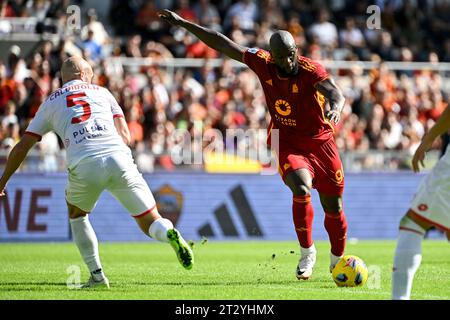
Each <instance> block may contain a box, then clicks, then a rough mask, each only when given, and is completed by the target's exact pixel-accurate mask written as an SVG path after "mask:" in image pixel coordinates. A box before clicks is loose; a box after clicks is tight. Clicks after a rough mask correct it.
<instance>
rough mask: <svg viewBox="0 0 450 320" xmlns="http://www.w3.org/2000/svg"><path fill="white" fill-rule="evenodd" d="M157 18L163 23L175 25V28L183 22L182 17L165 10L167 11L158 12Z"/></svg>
mask: <svg viewBox="0 0 450 320" xmlns="http://www.w3.org/2000/svg"><path fill="white" fill-rule="evenodd" d="M158 17H160V18H161V19H163V20H164V21H167V22H168V23H170V24H173V25H176V26H177V25H180V24H181V22H183V20H184V19H183V18H182V17H180V16H179V15H178V14H176V13H175V12H173V11H170V10H167V9H164V10H161V11H159V12H158Z"/></svg>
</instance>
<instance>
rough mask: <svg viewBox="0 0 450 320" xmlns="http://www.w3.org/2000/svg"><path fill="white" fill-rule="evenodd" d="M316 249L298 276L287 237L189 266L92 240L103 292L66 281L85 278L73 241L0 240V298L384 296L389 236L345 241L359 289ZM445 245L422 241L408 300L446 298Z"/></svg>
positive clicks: (449, 285)
mask: <svg viewBox="0 0 450 320" xmlns="http://www.w3.org/2000/svg"><path fill="white" fill-rule="evenodd" d="M316 247H317V249H318V257H317V264H316V267H315V270H314V274H313V277H312V278H311V279H310V280H309V281H299V280H297V279H296V278H295V275H294V270H295V267H296V264H297V262H298V258H299V249H298V244H297V243H296V242H293V241H291V242H269V241H261V242H242V241H236V242H214V241H207V242H206V243H201V242H197V243H195V244H194V252H195V259H196V260H195V265H194V268H193V269H192V270H189V271H187V270H184V269H183V268H182V267H181V266H180V265H179V264H178V261H177V260H176V257H175V254H174V252H173V251H172V249H171V248H170V246H169V245H168V244H161V243H155V242H149V243H100V255H101V257H102V262H103V268H104V270H105V272H106V274H107V276H108V278H109V280H110V283H111V289H110V290H88V291H86V290H83V291H80V290H74V289H69V288H68V287H67V285H66V283H67V279H68V278H69V276H70V274H68V273H67V270H68V268H69V271H70V270H76V266H79V267H80V268H81V281H83V282H84V281H85V280H87V278H88V272H87V269H86V267H85V266H84V264H83V263H82V260H81V257H80V256H79V253H78V251H77V248H76V247H75V244H73V243H70V242H69V243H2V244H0V299H2V300H4V299H139V300H142V299H151V300H153V299H155V300H178V299H180V300H188V299H200V300H210V299H212V300H241V299H251V300H253V299H256V300H271V299H276V300H293V299H295V300H307V299H308V300H310V299H320V300H321V299H345V300H348V299H350V300H352V299H371V300H372V299H390V290H391V289H390V287H391V285H390V283H391V268H392V259H393V254H394V249H395V242H394V241H359V242H356V243H353V242H349V243H348V244H347V249H346V253H347V254H354V255H357V256H360V257H361V258H362V259H363V260H364V261H365V262H366V264H367V265H368V267H369V280H368V282H367V284H366V286H364V287H362V288H338V287H337V286H336V285H335V284H334V282H333V281H332V279H331V276H330V273H329V271H328V264H329V257H328V252H329V244H328V243H327V242H325V241H320V242H319V241H318V242H316ZM449 249H450V248H449V244H448V243H447V242H446V241H436V240H426V241H424V243H423V259H422V265H421V267H420V269H419V271H418V272H417V273H416V278H415V281H414V286H413V292H412V298H413V299H447V300H448V299H450V280H449V278H448V275H449V274H450V250H449ZM71 266H72V267H71ZM73 266H75V269H73V268H74V267H73ZM71 268H72V269H71Z"/></svg>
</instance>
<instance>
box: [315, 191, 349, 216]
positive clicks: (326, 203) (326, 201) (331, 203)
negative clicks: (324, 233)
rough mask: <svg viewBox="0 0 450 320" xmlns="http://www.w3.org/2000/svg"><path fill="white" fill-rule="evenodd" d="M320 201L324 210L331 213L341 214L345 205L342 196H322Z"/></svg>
mask: <svg viewBox="0 0 450 320" xmlns="http://www.w3.org/2000/svg"><path fill="white" fill-rule="evenodd" d="M320 203H321V204H322V208H323V210H324V211H325V212H326V213H327V214H330V215H337V216H338V215H340V214H341V213H342V210H343V209H344V208H343V205H342V198H341V197H339V196H335V197H329V196H327V197H325V196H320Z"/></svg>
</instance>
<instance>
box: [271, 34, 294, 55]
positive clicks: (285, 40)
mask: <svg viewBox="0 0 450 320" xmlns="http://www.w3.org/2000/svg"><path fill="white" fill-rule="evenodd" d="M269 44H270V51H279V50H288V49H290V48H295V47H296V45H295V40H294V37H293V36H292V34H290V33H289V32H288V31H286V30H278V31H276V32H274V33H273V34H272V36H271V37H270V42H269Z"/></svg>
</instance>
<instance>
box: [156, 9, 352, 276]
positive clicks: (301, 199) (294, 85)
mask: <svg viewBox="0 0 450 320" xmlns="http://www.w3.org/2000/svg"><path fill="white" fill-rule="evenodd" d="M159 16H160V17H161V18H162V19H164V20H165V21H167V22H169V23H171V24H173V25H176V26H180V27H183V28H185V29H186V30H188V31H189V32H191V33H193V34H194V35H196V36H197V37H198V38H199V39H200V40H202V41H203V42H204V43H205V44H207V45H208V46H210V47H211V48H213V49H215V50H217V51H219V52H222V53H223V54H225V55H226V56H228V57H230V58H232V59H234V60H237V61H240V62H243V63H245V64H246V65H248V66H249V67H250V68H251V69H252V70H253V71H254V72H255V73H256V75H257V76H258V78H259V80H260V82H261V85H262V88H263V90H264V94H265V97H266V103H267V107H268V109H269V112H270V115H271V123H270V125H269V128H268V130H269V135H270V133H271V132H272V130H273V129H278V130H279V131H278V133H279V151H278V152H277V153H278V154H277V156H278V163H279V171H280V174H281V175H282V178H283V181H284V183H285V184H286V185H287V186H288V187H289V188H290V189H291V191H292V194H293V202H292V211H293V220H294V225H295V230H296V233H297V237H298V240H299V243H300V247H301V258H300V261H299V264H298V266H297V269H296V276H297V278H298V279H304V280H306V279H309V278H310V277H311V274H312V270H313V267H314V264H315V262H316V249H315V246H314V242H313V240H312V230H311V229H312V221H313V215H314V212H313V206H312V204H311V189H312V188H315V189H317V191H318V193H319V196H320V202H321V204H322V207H323V209H324V211H325V222H324V224H325V229H326V230H327V232H328V235H329V238H330V243H331V253H330V258H331V259H330V271H331V270H332V269H333V268H334V266H335V265H336V263H337V262H338V261H339V259H340V257H342V256H343V254H344V249H345V240H346V233H347V223H346V219H345V215H344V211H343V206H342V193H343V190H344V173H343V169H342V163H341V160H340V158H339V153H338V150H337V148H336V144H335V142H334V138H333V127H332V125H331V122H333V123H335V124H337V123H338V122H339V120H340V113H341V110H342V108H343V106H344V101H345V99H344V96H343V95H342V92H341V90H340V89H339V88H338V87H337V85H336V84H335V82H334V81H333V79H332V78H331V77H330V75H329V74H328V73H327V71H326V70H325V69H324V68H323V67H322V66H321V65H320V64H319V63H317V62H315V61H312V60H310V59H308V58H306V57H303V56H300V55H298V53H297V46H296V44H295V41H294V38H293V37H292V35H291V34H290V33H289V32H287V31H282V30H280V31H277V32H275V33H274V34H273V35H272V36H271V38H270V52H268V51H265V50H261V49H257V48H246V47H243V46H241V45H239V44H237V43H235V42H233V41H231V40H230V39H228V38H227V37H225V36H224V35H223V34H221V33H218V32H216V31H213V30H210V29H207V28H204V27H202V26H200V25H198V24H195V23H193V22H190V21H187V20H185V19H183V18H181V17H180V16H178V15H177V14H176V13H174V12H172V11H169V10H163V11H161V12H160V13H159ZM326 101H328V103H329V106H330V107H329V109H328V110H326V108H325V104H326ZM272 147H273V146H272Z"/></svg>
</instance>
